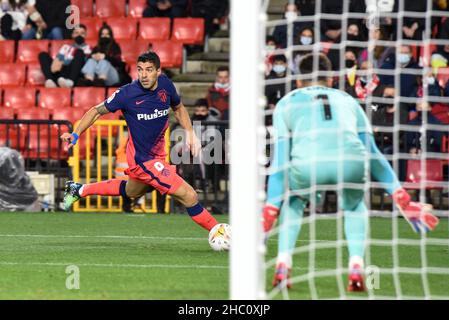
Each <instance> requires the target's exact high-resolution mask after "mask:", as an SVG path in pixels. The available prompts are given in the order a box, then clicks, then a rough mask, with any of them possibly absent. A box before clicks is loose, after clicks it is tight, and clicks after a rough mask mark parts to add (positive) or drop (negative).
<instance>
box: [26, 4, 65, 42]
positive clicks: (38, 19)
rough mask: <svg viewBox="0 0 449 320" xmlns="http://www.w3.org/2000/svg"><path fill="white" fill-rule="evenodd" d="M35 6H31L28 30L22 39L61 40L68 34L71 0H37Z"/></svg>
mask: <svg viewBox="0 0 449 320" xmlns="http://www.w3.org/2000/svg"><path fill="white" fill-rule="evenodd" d="M35 2H36V4H35V5H34V6H29V8H28V12H29V18H28V21H27V30H26V31H24V32H23V35H22V39H25V40H29V39H50V40H61V39H64V38H65V37H66V36H67V35H68V30H67V28H66V21H67V19H68V17H69V13H67V12H66V9H67V7H68V6H70V4H71V3H70V0H35Z"/></svg>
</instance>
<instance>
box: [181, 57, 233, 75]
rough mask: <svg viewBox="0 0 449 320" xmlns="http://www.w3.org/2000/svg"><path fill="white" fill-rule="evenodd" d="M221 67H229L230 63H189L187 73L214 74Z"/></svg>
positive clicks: (200, 61)
mask: <svg viewBox="0 0 449 320" xmlns="http://www.w3.org/2000/svg"><path fill="white" fill-rule="evenodd" d="M220 66H229V62H228V61H204V60H199V61H189V60H188V61H187V65H186V73H206V74H207V73H209V74H211V73H213V74H215V72H216V71H217V68H218V67H220Z"/></svg>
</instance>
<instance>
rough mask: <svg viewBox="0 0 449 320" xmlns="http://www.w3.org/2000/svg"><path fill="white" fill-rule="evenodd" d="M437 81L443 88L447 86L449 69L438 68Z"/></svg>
mask: <svg viewBox="0 0 449 320" xmlns="http://www.w3.org/2000/svg"><path fill="white" fill-rule="evenodd" d="M437 79H438V83H439V85H440V86H441V87H442V88H444V87H445V86H446V83H447V81H448V80H449V67H446V68H438V74H437Z"/></svg>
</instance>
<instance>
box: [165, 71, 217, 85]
mask: <svg viewBox="0 0 449 320" xmlns="http://www.w3.org/2000/svg"><path fill="white" fill-rule="evenodd" d="M172 80H173V81H175V82H207V83H212V82H214V81H215V74H214V73H183V74H178V75H174V76H173V78H172Z"/></svg>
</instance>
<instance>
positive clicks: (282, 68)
mask: <svg viewBox="0 0 449 320" xmlns="http://www.w3.org/2000/svg"><path fill="white" fill-rule="evenodd" d="M273 60H274V61H273V69H272V70H271V73H270V74H269V75H268V76H267V77H266V80H273V79H277V80H279V79H285V77H286V75H287V58H286V57H285V56H284V55H283V54H280V55H276V56H274V59H273ZM285 90H286V84H285V83H284V82H282V83H276V84H268V85H266V86H265V96H266V98H267V103H268V108H269V109H274V107H275V106H276V103H278V101H279V100H281V98H282V97H283V96H284V95H285V93H286V92H285Z"/></svg>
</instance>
